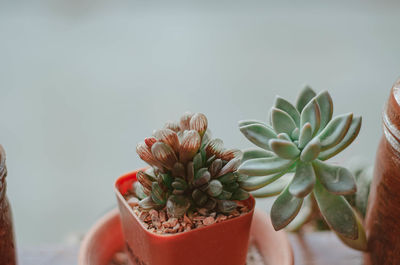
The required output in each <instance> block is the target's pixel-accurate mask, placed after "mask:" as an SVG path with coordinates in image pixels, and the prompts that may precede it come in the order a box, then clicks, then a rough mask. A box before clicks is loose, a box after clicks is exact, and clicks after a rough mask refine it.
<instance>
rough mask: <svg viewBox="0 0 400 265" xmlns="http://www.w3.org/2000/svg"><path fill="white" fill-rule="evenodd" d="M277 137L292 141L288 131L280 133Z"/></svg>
mask: <svg viewBox="0 0 400 265" xmlns="http://www.w3.org/2000/svg"><path fill="white" fill-rule="evenodd" d="M296 129H297V128H296ZM296 129H295V130H296ZM277 138H278V139H281V140H286V141H289V142H291V141H292V139H291V138H290V136H289V135H288V134H287V133H280V134H278V136H277Z"/></svg>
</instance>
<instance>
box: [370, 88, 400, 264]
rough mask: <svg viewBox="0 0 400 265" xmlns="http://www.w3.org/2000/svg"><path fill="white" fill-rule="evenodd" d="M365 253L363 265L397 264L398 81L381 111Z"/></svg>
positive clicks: (399, 191) (399, 184)
mask: <svg viewBox="0 0 400 265" xmlns="http://www.w3.org/2000/svg"><path fill="white" fill-rule="evenodd" d="M366 229H367V237H368V250H369V254H366V255H365V265H389V264H390V265H394V264H400V80H399V81H397V82H396V83H395V85H394V86H393V88H392V90H391V93H390V97H389V100H388V102H387V105H386V107H385V110H384V112H383V137H382V139H381V142H380V144H379V147H378V151H377V157H376V163H375V172H374V179H373V181H372V185H371V191H370V197H369V201H368V210H367V217H366Z"/></svg>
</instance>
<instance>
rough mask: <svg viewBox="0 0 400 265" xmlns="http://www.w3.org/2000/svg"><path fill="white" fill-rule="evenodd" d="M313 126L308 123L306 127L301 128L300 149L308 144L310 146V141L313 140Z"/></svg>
mask: <svg viewBox="0 0 400 265" xmlns="http://www.w3.org/2000/svg"><path fill="white" fill-rule="evenodd" d="M312 134H313V131H312V126H311V123H309V122H307V123H306V124H304V126H303V127H302V128H301V131H300V136H299V148H304V147H305V146H306V144H308V142H309V141H311V139H312Z"/></svg>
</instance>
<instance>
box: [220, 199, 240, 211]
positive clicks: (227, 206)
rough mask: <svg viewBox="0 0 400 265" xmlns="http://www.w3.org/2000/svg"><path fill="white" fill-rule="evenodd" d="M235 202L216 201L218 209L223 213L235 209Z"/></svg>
mask: <svg viewBox="0 0 400 265" xmlns="http://www.w3.org/2000/svg"><path fill="white" fill-rule="evenodd" d="M236 206H237V205H236V203H235V202H233V201H228V200H220V201H218V209H219V210H220V211H221V212H223V213H230V212H232V211H233V210H234V209H236Z"/></svg>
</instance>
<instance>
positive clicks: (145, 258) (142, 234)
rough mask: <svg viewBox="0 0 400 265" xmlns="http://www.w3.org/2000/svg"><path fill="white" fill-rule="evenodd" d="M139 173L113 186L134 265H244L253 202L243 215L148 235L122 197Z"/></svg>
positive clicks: (252, 200) (123, 177) (132, 174)
mask: <svg viewBox="0 0 400 265" xmlns="http://www.w3.org/2000/svg"><path fill="white" fill-rule="evenodd" d="M138 171H139V170H136V171H134V172H131V173H128V174H126V175H123V176H121V177H120V178H119V179H118V180H117V181H116V183H115V192H116V194H117V200H118V206H119V210H120V214H121V222H122V230H123V233H124V237H125V244H126V249H127V251H128V253H129V258H130V260H131V262H132V263H133V264H135V265H205V264H207V265H245V263H246V255H247V248H248V243H249V235H250V225H251V221H252V218H253V213H254V205H255V201H254V198H253V197H250V198H249V199H247V200H246V201H245V203H246V204H247V205H248V208H249V209H251V211H250V212H249V213H247V214H245V215H242V216H239V217H236V218H232V219H229V220H226V221H224V222H221V223H216V224H213V225H211V226H207V227H202V228H198V229H194V230H191V231H189V232H183V233H178V234H171V235H159V234H156V233H153V232H150V231H148V230H147V229H146V228H145V227H144V226H143V224H142V223H141V221H140V220H139V219H138V217H137V216H136V215H135V214H134V213H133V211H132V209H131V207H129V205H128V203H127V202H126V200H125V199H124V197H123V196H122V194H125V193H126V192H127V190H128V189H130V188H131V187H132V184H133V182H134V181H136V173H137V172H138Z"/></svg>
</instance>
